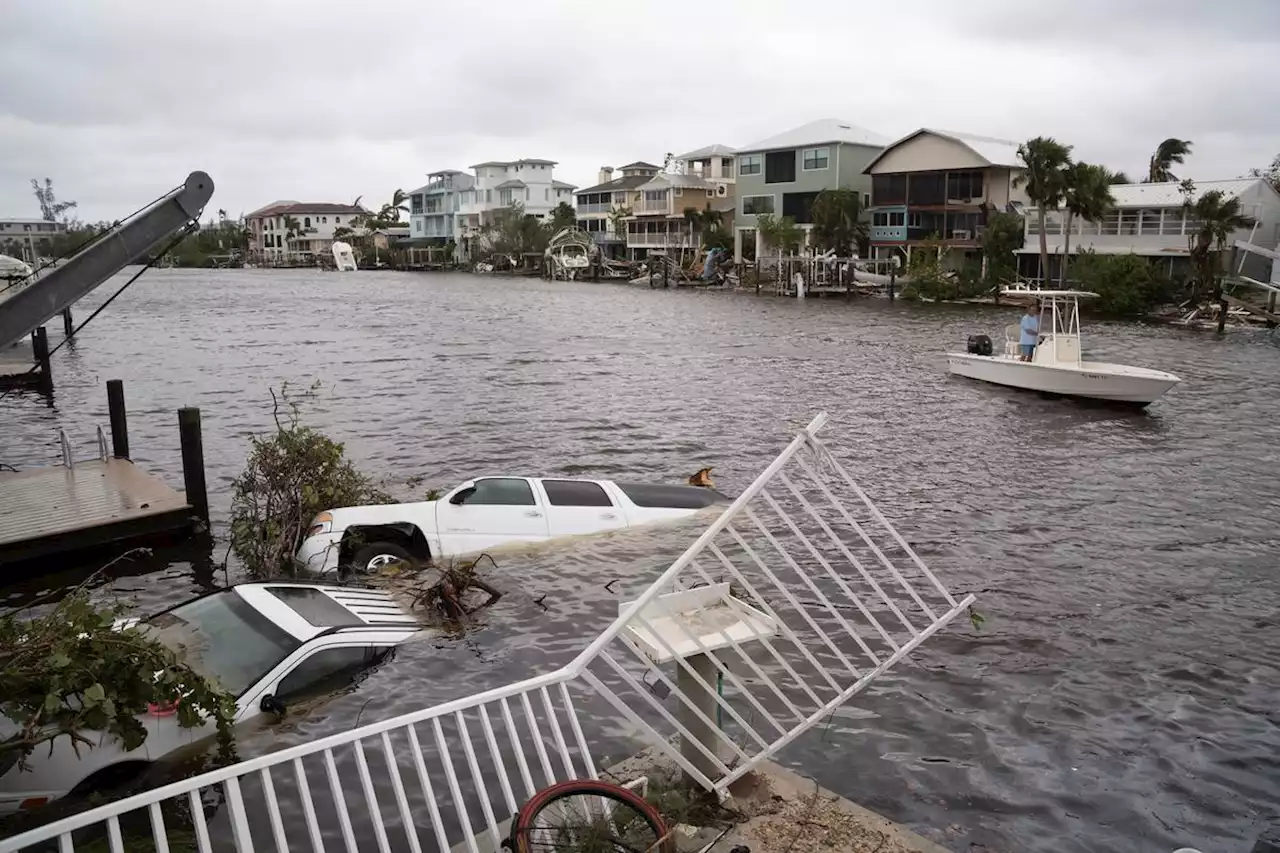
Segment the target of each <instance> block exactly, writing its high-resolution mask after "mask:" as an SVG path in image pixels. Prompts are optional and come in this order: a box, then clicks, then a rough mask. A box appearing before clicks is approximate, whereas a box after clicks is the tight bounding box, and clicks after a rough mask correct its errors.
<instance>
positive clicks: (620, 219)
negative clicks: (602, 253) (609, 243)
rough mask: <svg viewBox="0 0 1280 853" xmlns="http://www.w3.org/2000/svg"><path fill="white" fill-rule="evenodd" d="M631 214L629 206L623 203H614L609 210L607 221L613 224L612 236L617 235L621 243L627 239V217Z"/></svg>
mask: <svg viewBox="0 0 1280 853" xmlns="http://www.w3.org/2000/svg"><path fill="white" fill-rule="evenodd" d="M630 215H631V208H629V207H627V206H626V205H625V204H618V205H614V207H613V209H612V210H610V211H609V222H610V224H612V225H613V236H615V237H617V238H618V239H619V240H621V241H622V242H623V243H626V241H627V217H628V216H630Z"/></svg>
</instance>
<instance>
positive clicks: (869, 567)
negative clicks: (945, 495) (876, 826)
mask: <svg viewBox="0 0 1280 853" xmlns="http://www.w3.org/2000/svg"><path fill="white" fill-rule="evenodd" d="M825 421H826V416H825V415H819V416H818V417H817V418H815V419H814V420H813V422H811V423H810V424H809V425H808V426H807V427H806V428H805V429H804V430H802V431H801V432H800V433H799V434H798V435H797V436H796V437H795V438H794V439H793V440H792V441H791V443H790V444H788V445H787V447H786V448H785V449H784V450H783V451H782V453H781V454H780V455H779V456H778V457H777V458H776V459H774V460H773V462H771V463H770V464H769V466H768V467H767V468H765V470H764V471H763V472H762V473H761V474H760V476H759V477H757V478H756V480H755V481H754V482H753V483H752V484H751V485H750V486H748V487H747V489H746V490H745V491H744V492H743V493H742V494H741V495H740V496H739V497H738V498H737V500H735V501H734V502H733V503H732V504H731V505H730V506H729V507H728V508H727V509H726V510H725V511H724V512H723V513H721V514H720V515H719V516H718V517H717V518H716V519H715V521H714V522H713V523H711V525H710V526H709V527H708V528H707V529H706V530H705V531H704V532H703V533H702V535H701V536H699V537H698V539H697V540H696V541H695V542H694V543H693V544H692V545H691V546H690V547H689V548H688V549H687V550H686V551H685V552H684V553H683V554H681V555H680V557H679V558H677V559H676V560H675V562H673V563H672V564H671V565H670V567H668V568H667V569H666V571H665V572H663V574H662V575H661V576H660V577H659V578H658V579H657V580H655V581H654V582H653V584H651V585H650V586H649V587H648V588H647V589H646V590H645V592H644V593H643V594H642V595H640V596H639V598H637V599H636V600H635V601H632V602H629V603H627V604H623V605H620V608H619V610H620V612H619V614H618V617H617V619H616V620H614V621H613V622H612V623H611V624H610V625H609V627H608V628H607V629H605V630H604V632H603V633H601V634H600V635H599V636H598V637H596V638H595V640H594V641H593V642H591V643H590V644H589V645H588V646H587V647H586V648H585V649H584V650H583V651H582V652H581V653H580V654H579V655H578V656H577V657H576V658H574V660H573V661H572V662H571V663H569V664H568V665H567V666H564V667H563V668H561V669H558V670H556V671H554V672H551V673H547V674H544V675H539V676H536V677H533V678H529V679H526V680H524V681H520V682H517V683H514V684H508V685H504V686H502V687H498V688H495V689H493V690H488V691H485V692H483V693H478V694H476V695H473V696H469V697H466V698H463V699H459V700H456V701H451V702H447V703H445V704H442V705H437V706H435V707H433V708H426V709H423V710H421V711H417V712H414V713H411V714H406V715H403V716H399V717H395V718H393V719H389V720H385V721H383V722H378V723H373V724H370V725H366V726H362V727H360V728H358V729H354V730H352V731H349V732H342V733H339V734H335V735H332V736H330V737H326V738H323V739H320V740H317V741H314V742H312V743H308V744H304V745H300V746H295V747H292V748H289V749H285V750H282V751H280V752H275V753H271V754H269V755H264V756H261V757H258V758H254V759H250V760H248V761H244V762H242V763H239V764H236V765H233V766H230V767H226V768H223V769H220V770H216V771H213V772H210V773H206V774H203V775H201V776H198V777H195V778H192V779H188V780H184V781H181V782H176V783H174V784H171V785H166V786H164V787H161V788H157V789H155V790H152V791H148V792H146V793H143V794H139V795H137V796H133V797H130V798H128V799H125V800H121V801H120V802H116V803H111V804H109V805H105V806H102V807H99V808H95V809H92V810H90V811H86V812H84V813H82V814H79V815H75V816H72V817H69V818H66V819H63V820H59V821H56V822H53V823H50V824H48V825H46V826H43V827H40V828H38V829H36V830H33V831H30V832H27V833H24V834H21V835H17V836H14V837H11V838H7V839H4V840H0V853H11V851H19V850H26V849H30V848H32V847H34V846H36V845H45V844H47V843H49V842H53V841H56V843H57V845H58V850H59V851H60V853H71V851H74V850H77V849H87V848H88V847H89V845H91V844H92V845H95V846H94V847H93V849H95V850H98V849H101V844H102V841H101V839H102V837H104V836H105V838H106V842H107V847H108V849H109V850H110V851H112V853H124V851H126V850H131V849H136V848H137V847H140V846H146V847H148V848H151V847H152V845H154V849H155V850H156V851H161V853H167V851H169V850H171V849H182V850H187V849H193V848H194V849H197V850H200V851H212V850H221V849H234V850H236V851H239V853H248V851H256V850H262V851H267V850H275V851H281V853H283V851H286V850H315V851H324V850H331V851H332V850H346V851H349V853H355V851H357V850H378V851H380V853H390V851H392V850H409V851H412V853H422V851H447V850H449V849H451V848H452V847H455V846H456V845H463V846H464V847H463V849H466V850H469V851H471V853H480V851H481V850H482V849H492V840H493V839H496V838H498V837H500V832H499V829H500V825H501V824H502V822H503V821H504V820H505V819H506V818H507V817H509V816H510V815H511V814H513V813H514V812H515V811H516V809H517V807H518V806H519V805H520V804H521V803H522V802H524V801H525V800H526V799H527V798H528V797H530V796H531V795H532V794H533V793H534V792H535V791H536V790H538V789H540V788H541V787H543V786H545V785H548V784H550V783H552V782H555V781H561V780H565V779H570V778H584V777H589V778H596V777H597V776H598V774H599V772H600V769H601V768H600V767H599V766H598V764H597V761H598V759H599V757H600V755H601V754H602V753H593V751H592V739H591V738H588V737H587V733H588V731H593V730H594V729H595V728H597V727H595V726H594V725H593V724H594V722H595V721H596V719H597V718H598V716H599V713H598V712H599V710H600V709H606V710H609V711H610V712H612V713H616V715H617V716H618V718H620V719H621V720H623V721H625V722H626V723H628V724H630V726H631V727H632V728H633V729H634V731H636V732H638V733H639V734H640V735H641V736H642V737H643V739H644V740H645V741H647V743H648V745H650V746H652V747H654V748H655V749H656V750H658V751H659V752H660V753H662V754H664V755H665V757H666V758H668V759H669V760H670V761H672V762H674V763H675V764H676V765H678V766H679V767H680V768H681V769H682V770H683V771H684V772H685V773H687V774H688V775H689V776H690V777H691V778H693V779H694V780H696V781H697V783H698V784H700V785H702V786H703V787H705V788H707V789H708V790H713V791H716V792H719V793H720V794H722V795H723V794H724V793H726V791H727V789H728V786H729V785H730V784H732V783H733V781H734V780H736V779H738V778H739V777H741V776H742V775H744V774H746V773H748V772H750V771H751V770H752V769H753V768H755V767H757V766H758V765H759V764H760V763H761V762H763V761H765V760H766V759H768V758H770V757H771V756H773V755H775V754H776V753H777V752H778V751H779V750H781V749H782V748H784V747H785V746H786V745H787V744H789V743H791V742H793V741H795V740H796V739H797V738H798V737H800V736H801V735H803V734H804V733H805V732H806V731H808V730H810V729H811V728H813V727H814V726H815V725H816V724H817V723H819V722H820V721H821V720H822V719H823V718H825V717H826V716H827V715H829V714H830V713H831V712H832V711H834V710H835V709H836V708H837V707H839V706H840V705H841V704H842V703H844V702H846V701H847V700H848V699H849V698H850V697H852V696H854V695H856V694H857V693H858V692H860V691H862V690H864V689H866V687H867V686H868V685H869V684H871V683H872V682H874V681H875V679H876V678H877V677H879V676H880V675H881V674H883V673H884V672H885V671H886V670H887V669H888V668H889V667H891V666H893V665H894V664H895V663H897V662H898V661H900V660H901V659H902V658H903V657H905V656H907V655H908V654H910V653H911V652H912V651H913V650H914V649H915V648H916V647H917V646H919V645H920V644H921V643H922V642H924V641H925V640H927V639H928V638H929V637H930V636H932V635H933V634H934V633H936V632H937V631H938V630H940V629H941V628H942V627H944V626H945V625H946V624H947V623H948V622H950V621H951V620H952V619H954V618H955V617H956V616H957V615H958V614H960V613H962V612H963V611H964V610H965V608H967V607H968V605H969V604H970V603H971V602H972V601H973V597H972V596H967V597H965V598H963V599H962V600H957V598H956V597H955V596H953V595H952V593H951V592H949V591H948V590H947V588H946V587H945V586H944V585H943V584H942V582H941V581H940V580H939V579H938V578H937V577H936V576H935V575H934V574H933V573H932V572H931V571H930V570H929V568H928V567H927V566H926V565H925V563H924V562H923V561H922V560H921V559H920V557H919V556H917V555H916V553H915V552H914V551H913V550H912V549H911V547H910V546H909V545H908V544H907V542H906V540H905V539H904V538H903V537H902V536H901V535H900V534H899V533H898V532H897V531H896V530H895V529H894V528H893V526H892V525H891V524H890V523H889V521H888V520H887V519H886V518H885V517H884V515H883V514H882V513H881V512H880V510H879V509H877V508H876V506H875V504H874V503H872V501H871V500H870V498H869V497H868V496H867V494H866V493H865V492H864V491H863V490H862V488H861V487H860V486H859V485H858V484H857V483H856V482H855V481H854V479H853V477H852V476H850V474H849V472H848V471H847V470H846V469H845V468H844V466H843V465H842V464H841V463H840V462H839V461H838V460H837V459H836V458H835V457H834V456H833V455H832V454H831V453H830V452H829V451H828V449H827V448H826V447H825V446H824V445H823V444H822V443H821V441H820V440H819V439H818V437H817V432H818V430H819V429H820V428H821V427H822V425H823V424H824V423H825ZM580 708H590V709H591V710H589V711H587V712H585V713H584V712H581V711H580V710H579V709H580ZM715 718H719V719H718V720H716V719H715Z"/></svg>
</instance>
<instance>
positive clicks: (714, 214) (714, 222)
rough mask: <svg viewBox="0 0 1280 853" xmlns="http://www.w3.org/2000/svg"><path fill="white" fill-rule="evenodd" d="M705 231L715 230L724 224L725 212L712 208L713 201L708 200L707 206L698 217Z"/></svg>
mask: <svg viewBox="0 0 1280 853" xmlns="http://www.w3.org/2000/svg"><path fill="white" fill-rule="evenodd" d="M698 218H699V219H700V220H701V221H700V222H699V225H700V226H701V228H702V230H703V232H704V233H706V232H709V231H714V230H716V229H717V228H719V227H720V226H721V225H723V224H724V214H723V213H721V212H720V211H718V210H712V208H711V202H707V206H706V207H704V208H703V209H702V213H701V214H699V217H698Z"/></svg>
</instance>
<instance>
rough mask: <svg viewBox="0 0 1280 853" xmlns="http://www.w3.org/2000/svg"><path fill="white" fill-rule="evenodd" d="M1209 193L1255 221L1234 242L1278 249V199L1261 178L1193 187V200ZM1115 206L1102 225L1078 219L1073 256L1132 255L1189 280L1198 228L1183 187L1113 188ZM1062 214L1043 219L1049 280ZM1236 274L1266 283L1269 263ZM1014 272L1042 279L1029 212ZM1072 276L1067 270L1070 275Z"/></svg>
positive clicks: (1059, 245)
mask: <svg viewBox="0 0 1280 853" xmlns="http://www.w3.org/2000/svg"><path fill="white" fill-rule="evenodd" d="M1211 190H1220V191H1221V192H1222V193H1223V194H1224V195H1226V196H1227V197H1228V198H1239V199H1240V207H1241V212H1242V213H1244V214H1245V215H1246V216H1249V217H1251V218H1253V219H1254V220H1256V223H1257V224H1255V225H1254V226H1252V227H1250V228H1242V229H1240V230H1239V231H1237V232H1236V233H1235V234H1234V235H1232V240H1233V241H1234V240H1243V241H1245V242H1248V243H1253V244H1254V245H1257V246H1261V247H1263V248H1264V249H1272V250H1274V249H1276V248H1277V246H1280V193H1277V192H1276V190H1275V188H1274V187H1272V186H1271V184H1270V183H1269V182H1268V181H1267V180H1266V179H1264V178H1237V179H1230V180H1218V181H1196V182H1195V194H1194V195H1193V196H1192V200H1193V201H1194V200H1195V199H1197V198H1199V197H1200V196H1202V195H1204V194H1205V193H1207V192H1209V191H1211ZM1111 195H1112V197H1113V198H1114V199H1115V206H1114V207H1113V208H1112V210H1111V212H1110V213H1108V214H1107V215H1106V216H1104V217H1103V218H1102V221H1101V222H1089V221H1083V220H1081V219H1080V218H1078V217H1076V218H1074V219H1073V220H1072V225H1071V246H1070V248H1071V251H1072V252H1082V251H1085V250H1089V249H1091V250H1093V251H1094V252H1098V253H1100V254H1109V255H1115V254H1135V255H1140V256H1142V257H1145V258H1150V259H1152V260H1153V262H1157V263H1158V268H1159V269H1160V271H1161V272H1162V274H1164V275H1167V276H1169V277H1170V278H1174V277H1177V276H1182V275H1189V274H1190V260H1189V257H1190V241H1191V238H1192V237H1193V236H1194V235H1195V234H1196V232H1197V231H1198V229H1199V227H1200V223H1199V222H1197V221H1195V219H1194V218H1193V217H1192V215H1191V214H1190V213H1189V212H1188V211H1187V210H1185V208H1184V203H1185V201H1186V196H1184V195H1183V193H1182V188H1181V185H1180V184H1179V183H1177V182H1174V181H1170V182H1167V183H1158V184H1117V185H1114V186H1112V187H1111ZM1065 219H1066V217H1065V212H1064V211H1057V210H1055V211H1049V212H1047V213H1046V214H1045V238H1046V239H1045V242H1046V243H1047V244H1048V248H1049V275H1050V277H1054V276H1057V274H1058V270H1059V268H1060V266H1059V265H1060V263H1061V255H1062V251H1063V245H1064V242H1065V235H1064V234H1063V225H1064V223H1065ZM1242 260H1243V262H1244V263H1245V264H1246V266H1245V267H1244V268H1242V269H1241V270H1240V271H1241V272H1242V273H1243V274H1244V275H1246V276H1250V277H1251V278H1256V279H1258V280H1261V281H1267V280H1269V276H1270V271H1269V270H1268V269H1266V266H1267V261H1266V259H1264V258H1262V257H1261V256H1258V255H1251V256H1249V257H1247V258H1244V259H1242ZM1018 261H1019V263H1018V272H1019V274H1020V275H1023V276H1025V277H1027V278H1040V277H1041V276H1040V222H1039V219H1038V217H1037V216H1036V215H1035V213H1034V211H1032V210H1028V211H1027V216H1026V223H1025V237H1024V244H1023V247H1022V248H1021V249H1020V250H1019V259H1018ZM1068 274H1070V270H1068Z"/></svg>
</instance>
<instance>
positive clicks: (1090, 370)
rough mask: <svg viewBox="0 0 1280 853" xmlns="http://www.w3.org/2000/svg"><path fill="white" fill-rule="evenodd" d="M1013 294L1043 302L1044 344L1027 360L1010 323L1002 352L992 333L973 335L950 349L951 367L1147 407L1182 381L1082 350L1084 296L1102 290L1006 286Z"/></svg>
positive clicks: (1033, 387) (1011, 383)
mask: <svg viewBox="0 0 1280 853" xmlns="http://www.w3.org/2000/svg"><path fill="white" fill-rule="evenodd" d="M1002 293H1003V295H1005V296H1008V297H1014V298H1018V297H1021V298H1023V299H1026V298H1033V299H1036V300H1038V301H1039V305H1040V325H1039V329H1040V335H1039V343H1038V344H1037V345H1036V347H1035V349H1034V350H1033V352H1032V356H1031V359H1030V360H1029V361H1024V360H1023V358H1022V351H1021V347H1020V345H1019V337H1020V334H1021V330H1020V328H1019V326H1018V324H1017V323H1014V324H1012V325H1010V326H1007V327H1006V328H1005V334H1004V347H1003V349H1002V350H1001V351H999V352H996V351H995V348H994V346H993V344H992V341H991V338H990V337H988V336H987V335H972V336H970V338H969V342H968V347H967V350H968V351H967V352H949V353H947V370H948V372H950V373H952V374H954V375H956V376H965V377H968V378H970V379H979V380H982V381H983V382H991V383H994V384H996V385H1005V386H1008V387H1010V388H1021V389H1024V390H1027V391H1039V392H1041V393H1045V394H1053V395H1058V396H1063V397H1081V398H1085V399H1090V400H1102V401H1105V402H1109V403H1122V404H1126V405H1136V406H1146V405H1149V404H1150V403H1153V402H1155V400H1157V399H1159V398H1160V396H1161V395H1163V394H1164V393H1165V392H1166V391H1168V390H1169V389H1170V388H1172V387H1173V386H1175V385H1177V384H1178V383H1179V382H1181V381H1182V380H1181V379H1180V378H1179V377H1177V376H1175V375H1173V374H1172V373H1167V372H1165V371H1163V370H1155V369H1152V368H1148V367H1135V366H1132V365H1128V364H1113V363H1111V362H1104V361H1085V360H1083V359H1082V357H1081V350H1080V300H1081V299H1089V298H1095V297H1097V295H1098V294H1096V293H1090V292H1088V291H1084V290H1025V289H1007V290H1004V291H1002Z"/></svg>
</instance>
